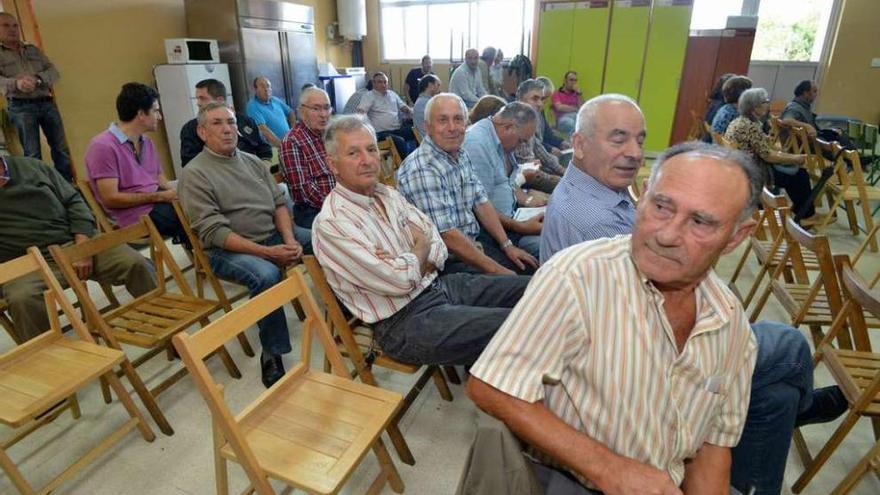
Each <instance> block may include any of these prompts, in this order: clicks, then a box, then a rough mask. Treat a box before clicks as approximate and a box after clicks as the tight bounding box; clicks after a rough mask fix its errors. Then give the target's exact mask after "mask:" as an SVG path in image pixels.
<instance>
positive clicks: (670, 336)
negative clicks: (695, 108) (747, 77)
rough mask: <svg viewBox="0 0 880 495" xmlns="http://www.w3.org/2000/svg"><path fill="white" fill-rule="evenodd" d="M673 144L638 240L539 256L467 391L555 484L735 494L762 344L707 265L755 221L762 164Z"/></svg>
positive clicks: (642, 214) (639, 224)
mask: <svg viewBox="0 0 880 495" xmlns="http://www.w3.org/2000/svg"><path fill="white" fill-rule="evenodd" d="M669 153H670V155H671V158H669V160H668V161H665V157H661V159H660V160H659V161H658V165H657V167H656V168H655V171H654V174H653V176H652V180H651V185H650V187H649V188H648V189H647V190H646V192H645V196H644V198H642V200H641V201H640V202H639V205H638V211H637V216H636V222H635V228H634V231H633V234H632V236H618V237H614V238H611V239H600V240H597V241H593V242H587V243H583V244H580V245H578V246H576V247H572V248H571V249H568V250H566V251H565V252H563V253H559V254H557V255H556V256H555V257H553V259H551V260H550V261H549V262H548V263H546V264H545V265H543V266H542V267H541V269H540V270H539V271H538V273H537V274H536V275H535V277H534V282H533V283H532V284H531V285H530V286H529V290H528V291H526V293H525V294H524V295H523V298H522V299H521V302H520V303H519V304H517V306H516V307H515V308H514V310H513V312H512V313H511V315H510V317H509V318H508V320H507V321H506V322H505V324H504V325H502V327H501V329H499V331H498V333H497V334H496V337H495V338H493V340H492V341H491V342H490V344H489V346H488V347H487V348H486V350H485V351H484V353H483V354H482V355H481V357H480V359H479V360H478V361H477V362H476V363H475V365H474V366H473V368H471V373H472V379H471V380H470V381H469V383H468V393H469V395H470V396H471V397H472V398H473V399H474V401H475V402H476V403H477V405H478V406H480V407H481V408H483V409H484V410H486V411H487V412H488V413H490V414H492V415H493V416H496V417H498V418H499V419H501V420H502V421H504V422H505V423H506V424H507V426H508V427H509V428H510V429H511V430H512V431H513V432H514V433H515V434H516V435H517V436H519V437H520V438H521V439H523V440H525V441H526V442H527V443H528V444H529V445H530V446H532V447H533V454H534V456H535V458H536V459H537V462H536V463H535V471H536V474H537V476H538V479H539V481H540V482H541V483H542V484H544V485H545V488H551V490H550V491H549V492H548V493H554V490H555V487H556V486H559V485H560V484H562V485H566V489H565V490H567V491H561V492H555V493H594V492H593V491H591V490H601V491H602V492H604V493H606V494H608V495H612V494H640V495H641V494H664V495H673V494H682V493H688V494H723V493H728V491H729V485H730V464H731V452H730V450H731V448H732V447H734V446H735V445H736V444H737V442H738V441H739V437H740V434H741V433H742V429H743V425H744V424H745V419H746V413H747V411H748V405H749V391H750V387H751V380H752V370H753V368H754V366H755V361H756V355H757V346H756V344H755V338H754V336H753V335H752V332H751V331H750V330H749V323H748V320H747V318H746V315H745V313H744V311H743V309H742V306H741V305H740V304H739V301H737V300H736V298H735V296H734V295H733V294H732V293H731V292H730V290H729V289H727V287H726V286H725V285H724V283H723V282H722V281H721V280H720V279H719V278H718V277H717V276H716V275H715V274H714V272H713V271H712V266H713V264H714V263H715V262H716V261H717V260H718V258H719V257H720V256H721V255H722V254H724V253H727V252H730V251H731V250H733V249H735V248H736V246H738V245H739V244H740V243H741V242H742V241H743V240H744V239H745V238H746V237H747V236H748V235H749V233H750V232H751V230H752V229H753V228H754V221H753V220H752V219H751V213H752V211H753V210H754V209H755V207H756V206H757V203H758V198H759V195H760V191H761V188H762V186H763V183H764V172H763V171H762V170H761V169H759V168H757V166H755V165H754V163H752V162H751V161H749V160H747V159H742V156H741V155H739V154H730V153H728V154H726V155H723V156H721V155H718V154H713V153H711V152H706V151H705V150H696V151H685V152H683V153H679V152H678V151H675V150H670V152H669ZM533 349H534V350H535V351H532V350H533ZM538 350H539V351H538ZM575 480H576V481H575Z"/></svg>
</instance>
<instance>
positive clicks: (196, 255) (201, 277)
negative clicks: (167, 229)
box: [171, 199, 254, 357]
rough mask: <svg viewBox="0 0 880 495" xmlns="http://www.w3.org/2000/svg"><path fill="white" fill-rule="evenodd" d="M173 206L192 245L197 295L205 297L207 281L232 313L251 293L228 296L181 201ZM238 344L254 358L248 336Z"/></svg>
mask: <svg viewBox="0 0 880 495" xmlns="http://www.w3.org/2000/svg"><path fill="white" fill-rule="evenodd" d="M171 204H172V206H174V212H175V213H176V214H177V218H178V220H180V224H181V225H182V226H183V230H184V231H185V232H186V236H187V237H188V238H189V242H190V245H192V255H193V273H195V277H196V294H197V295H198V296H199V297H204V295H205V281H207V282H208V284H210V285H211V289H213V290H214V295H215V296H217V299H218V300H219V301H220V306H222V307H223V311H225V312H227V313H228V312H230V311H232V303H234V302H236V301H238V300H240V299H244V298H245V297H247V296H248V295H249V294H250V292H249V291H248V289H247V287H243V288H242V290H240V291H238V292H236V293H235V294H233V295H232V297H229V296H228V295H227V294H226V290H225V289H224V288H223V284H221V283H220V280H219V278H218V277H217V275H216V274H215V273H214V270H213V269H211V263H210V262H209V261H208V256H207V255H206V254H205V248H204V247H203V246H202V241H200V240H199V236H197V235H196V233H195V232H194V231H193V230H192V227H191V226H190V224H189V219H188V218H187V216H186V213H184V211H183V207H182V206H181V205H180V201H178V200H176V199H175V200H174V201H173V202H172V203H171ZM238 342H239V344H240V345H241V350H242V351H243V352H244V353H245V355H246V356H248V357H253V356H254V349H253V348H252V347H251V343H250V342H249V341H248V338H247V335H245V334H244V333H240V334H238Z"/></svg>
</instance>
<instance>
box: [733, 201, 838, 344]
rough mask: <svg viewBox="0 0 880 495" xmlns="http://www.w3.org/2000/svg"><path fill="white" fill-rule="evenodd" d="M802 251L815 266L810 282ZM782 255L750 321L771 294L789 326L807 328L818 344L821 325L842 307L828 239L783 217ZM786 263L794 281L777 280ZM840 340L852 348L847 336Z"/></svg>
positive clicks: (828, 320) (828, 321) (826, 324)
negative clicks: (815, 269)
mask: <svg viewBox="0 0 880 495" xmlns="http://www.w3.org/2000/svg"><path fill="white" fill-rule="evenodd" d="M804 250H806V251H809V252H812V253H813V254H814V255H815V256H816V260H817V261H818V264H819V271H818V273H817V274H816V275H815V280H814V281H813V282H810V280H809V277H808V276H807V275H806V273H807V269H806V267H805V266H804V255H803V251H804ZM783 253H784V254H783V257H782V259H781V260H780V262H779V264H778V265H777V266H776V269H774V270H773V274H772V275H771V278H770V283H769V284H768V285H767V286H766V287H765V288H764V291H763V293H762V294H761V297H760V299H759V300H758V303H757V305H756V306H755V309H754V310H753V311H752V314H751V318H750V321H756V320H757V319H758V317H759V316H760V314H761V310H762V309H764V305H765V304H766V303H767V299H768V298H769V297H770V294H771V292H772V294H773V295H774V296H775V297H776V299H777V300H778V301H779V304H780V305H781V306H782V308H783V309H784V310H785V312H786V313H788V315H789V317H790V323H791V325H792V326H794V327H799V326H801V325H807V326H809V328H810V332H811V334H812V337H813V343H815V344H818V343H819V342H820V341H821V340H822V338H823V337H824V335H823V334H822V326H829V325H831V323H832V321H833V320H834V317H835V316H837V314H838V313H839V312H840V308H841V307H842V305H843V303H842V301H841V296H840V287H839V285H838V281H837V273H836V272H835V267H834V260H833V258H832V253H831V247H830V246H829V244H828V238H827V237H826V236H824V235H818V234H816V235H813V234H810V233H809V232H807V231H805V230H804V229H803V228H801V226H800V225H798V224H797V223H795V221H794V219H792V218H787V219H786V223H785V250H784V251H783ZM789 263H790V264H791V266H792V271H793V272H794V277H795V281H794V282H786V281H784V280H780V276H781V275H782V272H783V270H784V269H785V268H786V266H788V264H789ZM840 339H841V342H840V344H841V346H842V347H846V348H851V347H852V344H851V342H850V340H849V335H848V334H845V333H844V334H841V335H840Z"/></svg>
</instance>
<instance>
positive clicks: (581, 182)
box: [542, 97, 847, 495]
mask: <svg viewBox="0 0 880 495" xmlns="http://www.w3.org/2000/svg"><path fill="white" fill-rule="evenodd" d="M594 100H596V99H595V98H594V99H593V100H591V102H593V103H592V104H591V103H590V102H588V103H587V104H584V106H583V107H581V110H580V112H579V115H578V129H577V131H576V133H575V150H576V151H575V160H576V161H575V162H574V163H575V165H574V166H572V167H569V170H568V171H567V173H566V177H565V178H563V181H562V183H560V186H559V187H557V189H556V192H555V193H554V195H553V197H552V198H551V200H550V207H549V209H548V222H547V225H545V227H544V229H545V230H544V235H545V236H550V237H549V238H545V239H542V241H545V242H544V244H543V245H542V248H547V247H548V246H549V247H550V250H549V255H548V252H547V251H546V250H542V254H543V255H545V257H544V258H543V259H542V262H548V260H549V263H553V262H554V260H555V259H556V258H557V257H559V256H564V255H565V253H566V252H567V251H563V252H560V253H558V254H556V256H553V253H555V252H556V251H562V250H565V249H567V248H569V247H570V246H574V245H577V244H580V243H584V241H593V240H596V239H602V238H609V237H613V236H621V235H627V234H629V233H630V232H632V230H633V228H634V227H635V226H636V224H637V222H638V220H637V216H636V211H635V209H634V208H633V207H632V204H631V202H629V200H628V198H627V200H626V202H625V203H624V202H623V200H621V202H616V196H615V194H617V193H618V192H621V191H623V190H624V189H625V187H626V186H628V185H630V184H631V183H632V180H633V179H634V174H633V176H632V177H631V178H629V179H628V178H627V177H629V174H628V173H627V174H623V175H622V176H621V175H619V174H615V173H614V172H615V170H614V165H613V163H615V161H614V160H611V161H610V162H608V163H605V164H604V165H603V162H598V161H586V162H587V163H586V165H588V166H586V167H583V165H584V162H585V160H583V157H582V156H579V154H578V153H579V150H580V145H581V144H583V141H582V140H583V139H584V134H586V135H588V136H589V134H590V133H592V134H593V137H594V139H595V138H597V137H598V138H601V136H603V134H608V131H607V130H605V131H603V129H605V127H606V126H605V124H604V122H605V118H606V117H609V112H608V110H609V109H608V108H603V107H602V106H600V105H596V104H595V101H594ZM598 101H599V102H600V103H601V102H603V101H604V102H606V104H607V103H608V102H615V101H619V102H626V103H627V104H628V105H629V106H630V107H631V108H637V107H635V103H634V102H631V101H630V100H629V99H628V98H625V97H624V98H623V99H619V98H617V97H613V98H604V99H601V100H598ZM588 105H589V106H588ZM611 109H612V110H614V109H613V107H612V108H611ZM621 110H622V109H620V108H618V109H617V113H618V114H620V115H617V118H618V122H623V121H624V120H625V119H621V118H620V117H621V116H622V115H624V114H625V112H623V113H621ZM611 116H614V115H613V113H612V114H611ZM632 117H633V119H634V122H635V121H641V119H640V118H639V119H636V118H635V116H632ZM618 125H620V126H621V130H625V128H626V126H625V125H622V124H618ZM640 126H643V124H640V125H639V126H636V127H635V128H634V129H637V128H639V127H640ZM624 146H625V145H624ZM590 149H591V150H593V151H594V152H596V153H597V154H598V155H600V156H601V155H604V154H605V150H606V149H612V150H613V149H614V148H613V147H608V146H603V145H602V144H601V143H594V144H593V145H592V147H591V148H590ZM633 153H634V152H633ZM687 156H691V157H701V159H705V160H706V161H707V162H708V163H716V162H717V163H730V164H732V165H736V166H737V167H739V168H740V169H741V170H743V171H744V172H745V174H744V175H745V176H746V177H747V178H748V179H749V181H748V198H749V199H748V201H747V204H748V205H751V206H749V207H747V208H744V209H742V210H741V211H740V213H739V215H738V217H737V218H736V221H737V223H739V224H747V223H748V222H750V219H749V215H751V212H752V211H753V209H754V206H755V205H756V204H757V202H758V198H759V195H760V193H761V188H762V187H763V185H764V177H765V171H764V170H763V168H761V167H759V166H757V165H755V164H754V163H753V162H752V161H751V160H750V159H749V158H748V157H747V156H746V155H745V154H744V153H742V152H739V151H733V150H729V149H726V148H721V147H718V146H709V145H705V144H700V143H696V142H694V143H684V144H681V145H677V146H675V147H673V148H671V149H670V150H668V151H667V152H666V153H664V154H663V155H662V156H661V157H660V158H659V159H658V161H657V163H656V164H655V166H654V169H653V170H652V174H651V178H650V183H651V184H654V183H657V182H658V181H659V177H660V175H661V173H662V170H663V167H664V164H666V163H674V162H675V161H676V160H680V159H681V158H682V157H687ZM676 157H677V158H676ZM609 163H610V164H609ZM624 163H625V162H624ZM575 167H577V168H575ZM575 178H577V179H578V180H573V179H575ZM687 184H690V185H691V186H692V187H693V188H694V189H695V190H696V189H697V188H699V187H701V186H700V185H699V184H697V183H687ZM603 198H604V199H603ZM662 210H667V212H662ZM674 213H675V209H674V205H664V204H662V203H661V204H660V205H659V206H658V212H657V215H658V216H663V215H671V214H674ZM713 221H714V220H713V219H710V218H708V217H706V216H705V215H700V216H694V217H693V220H691V221H690V222H692V223H693V227H692V228H690V230H691V231H692V233H693V235H697V234H700V235H701V234H702V233H701V231H702V230H705V229H708V228H709V227H708V226H707V224H711V223H712V222H713ZM618 238H619V237H615V239H618ZM551 239H552V243H548V242H547V241H548V240H551ZM669 242H673V241H669ZM656 248H657V249H660V248H663V249H660V250H662V251H665V252H667V254H668V252H671V249H669V248H664V247H663V246H660V245H658V246H656ZM571 249H576V248H571ZM661 254H663V253H661ZM551 257H552V259H551ZM735 304H736V305H737V306H738V305H739V303H738V302H736V303H735ZM752 332H753V334H754V336H755V339H756V342H757V346H758V353H757V364H756V366H755V370H754V373H753V375H752V385H751V390H750V397H751V404H750V405H749V409H748V414H747V416H746V422H745V426H744V429H743V432H742V437H741V439H740V442H739V444H738V445H737V446H736V447H735V448H734V449H733V450H732V453H731V458H732V461H731V466H732V467H731V483H732V484H733V485H734V486H735V487H737V488H738V489H740V490H741V491H743V492H744V493H747V492H748V490H749V489H750V488H751V487H754V488H755V489H756V491H755V493H756V494H758V495H770V494H778V493H779V491H780V489H781V485H782V482H783V476H784V472H785V463H786V457H787V455H788V450H789V444H790V441H791V434H792V428H793V427H794V426H795V425H798V426H802V425H806V424H811V423H819V422H826V421H830V420H832V419H834V418H836V417H837V416H839V415H840V414H841V413H842V412H843V411H844V410H845V408H846V404H847V403H846V400H845V399H844V398H843V396H842V395H841V393H840V390H839V389H838V388H837V387H826V388H821V389H816V390H813V387H812V378H813V376H812V365H811V359H812V358H811V353H810V348H809V345H808V344H807V342H806V339H805V338H804V337H803V335H802V334H801V333H800V332H798V331H797V330H796V329H795V328H792V327H791V326H788V325H783V324H780V323H776V322H769V321H761V322H757V323H755V324H753V325H752Z"/></svg>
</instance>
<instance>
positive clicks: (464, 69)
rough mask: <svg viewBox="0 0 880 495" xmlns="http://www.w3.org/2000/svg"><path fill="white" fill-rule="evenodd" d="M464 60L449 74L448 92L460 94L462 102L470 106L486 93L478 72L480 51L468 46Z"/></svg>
mask: <svg viewBox="0 0 880 495" xmlns="http://www.w3.org/2000/svg"><path fill="white" fill-rule="evenodd" d="M464 60H465V62H464V63H463V64H461V65H459V66H458V67H457V68H456V69H455V70H454V71H452V75H451V76H449V92H450V93H455V94H457V95H458V96H460V97H461V99H462V100H464V104H465V105H467V107H468V108H471V107H473V106H474V105H476V104H477V100H479V99H480V98H481V97H482V96H483V95H485V94H486V88H485V87H484V86H483V78H482V76H481V74H480V67H479V63H480V52H478V51H477V50H476V49H475V48H469V49H468V51H466V52H465V54H464Z"/></svg>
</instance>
